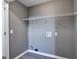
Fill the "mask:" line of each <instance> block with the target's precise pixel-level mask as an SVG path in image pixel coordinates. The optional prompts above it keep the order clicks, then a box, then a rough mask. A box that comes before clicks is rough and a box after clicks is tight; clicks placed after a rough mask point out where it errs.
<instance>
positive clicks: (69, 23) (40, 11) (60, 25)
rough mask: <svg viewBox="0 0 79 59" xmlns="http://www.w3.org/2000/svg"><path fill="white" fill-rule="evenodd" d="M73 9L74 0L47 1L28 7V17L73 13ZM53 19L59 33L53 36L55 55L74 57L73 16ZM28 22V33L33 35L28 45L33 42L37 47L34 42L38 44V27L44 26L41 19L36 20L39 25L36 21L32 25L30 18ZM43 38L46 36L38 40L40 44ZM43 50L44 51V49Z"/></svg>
mask: <svg viewBox="0 0 79 59" xmlns="http://www.w3.org/2000/svg"><path fill="white" fill-rule="evenodd" d="M74 11H75V10H74V0H57V1H54V2H50V3H47V4H41V5H37V6H33V7H30V8H29V17H38V16H49V15H52V16H55V15H61V14H65V13H73V12H74ZM41 20H42V19H41ZM43 20H46V19H43ZM55 20H56V21H55V23H56V24H55V26H56V28H55V29H56V31H57V32H58V33H59V35H58V36H57V37H56V38H55V40H56V48H55V49H56V50H55V52H56V55H59V56H64V57H68V58H71V59H72V58H74V59H75V55H76V50H75V48H74V47H75V46H74V45H76V40H75V38H74V16H69V17H59V18H55ZM49 21H50V20H49ZM29 22H30V23H29V26H30V27H31V28H30V29H31V30H30V31H29V33H30V32H31V35H30V36H31V37H32V35H33V37H32V38H30V39H29V40H30V41H29V42H31V43H30V45H31V44H33V45H35V47H37V48H38V45H37V46H36V44H38V40H40V39H41V37H38V36H40V35H41V34H40V33H41V32H42V31H40V33H39V29H41V28H44V26H43V25H44V24H41V23H42V22H43V21H39V22H38V23H40V24H41V25H38V23H37V22H36V24H35V25H34V23H33V21H31V20H30V21H29ZM34 26H35V27H34ZM40 26H41V27H40ZM33 27H34V28H33ZM47 27H51V25H48V26H47ZM46 29H47V28H46ZM46 29H43V31H46ZM38 33H39V34H38ZM37 37H38V38H37ZM43 37H44V36H43ZM36 38H37V39H36ZM32 39H33V41H32ZM43 39H44V40H45V39H46V38H45V37H44V38H42V40H41V41H40V44H41V46H42V45H43V44H44V43H41V42H45V41H43ZM50 41H51V40H50ZM74 41H75V42H74ZM35 42H36V43H35ZM30 45H29V46H30ZM50 46H51V45H50ZM39 47H40V46H39ZM44 47H45V46H44ZM44 47H43V48H44ZM32 48H33V47H32ZM40 48H41V47H40ZM51 48H53V47H50V49H51ZM42 51H43V50H42ZM74 51H75V52H74ZM43 52H45V50H44V51H43Z"/></svg>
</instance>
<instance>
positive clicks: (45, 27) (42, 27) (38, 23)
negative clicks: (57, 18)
mask: <svg viewBox="0 0 79 59" xmlns="http://www.w3.org/2000/svg"><path fill="white" fill-rule="evenodd" d="M54 30H55V29H54V18H44V19H37V20H30V21H29V49H32V50H34V49H38V50H39V51H40V52H44V53H49V54H55V39H54ZM46 32H52V36H51V37H46Z"/></svg>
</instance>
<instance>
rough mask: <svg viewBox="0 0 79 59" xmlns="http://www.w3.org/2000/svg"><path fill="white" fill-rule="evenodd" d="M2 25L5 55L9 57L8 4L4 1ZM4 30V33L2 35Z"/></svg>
mask: <svg viewBox="0 0 79 59" xmlns="http://www.w3.org/2000/svg"><path fill="white" fill-rule="evenodd" d="M3 8H5V9H4V11H3V12H4V21H3V22H4V23H3V24H4V25H3V39H4V46H5V49H4V50H5V51H4V52H5V57H6V59H9V4H8V3H6V2H5V4H4V7H3ZM4 32H6V35H4Z"/></svg>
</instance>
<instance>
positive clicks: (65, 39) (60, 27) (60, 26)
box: [55, 16, 76, 59]
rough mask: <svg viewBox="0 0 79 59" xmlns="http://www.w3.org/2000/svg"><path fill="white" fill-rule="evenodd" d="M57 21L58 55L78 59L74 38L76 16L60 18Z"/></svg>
mask: <svg viewBox="0 0 79 59" xmlns="http://www.w3.org/2000/svg"><path fill="white" fill-rule="evenodd" d="M55 19H56V21H55V22H56V31H57V32H58V36H57V37H56V55H59V56H63V57H67V58H70V59H76V57H75V54H76V51H75V49H76V48H75V46H74V45H75V44H76V40H75V38H74V16H67V17H59V18H55Z"/></svg>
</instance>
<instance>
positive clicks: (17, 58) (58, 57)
mask: <svg viewBox="0 0 79 59" xmlns="http://www.w3.org/2000/svg"><path fill="white" fill-rule="evenodd" d="M28 52H31V53H35V54H39V55H43V56H48V57H51V58H57V59H68V58H64V57H60V56H56V55H51V54H47V53H42V52H37V51H32V50H26V51H25V52H23V53H21V54H20V55H18V56H17V57H15V58H14V59H19V58H20V57H22V56H23V55H24V54H26V53H28Z"/></svg>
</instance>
